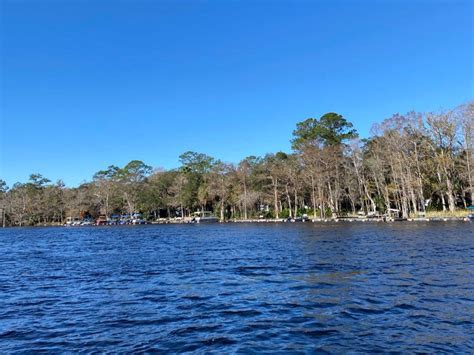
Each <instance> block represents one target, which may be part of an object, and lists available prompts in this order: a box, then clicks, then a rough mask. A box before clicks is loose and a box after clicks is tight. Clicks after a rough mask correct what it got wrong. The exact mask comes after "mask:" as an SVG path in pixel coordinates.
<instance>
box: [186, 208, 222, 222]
mask: <svg viewBox="0 0 474 355" xmlns="http://www.w3.org/2000/svg"><path fill="white" fill-rule="evenodd" d="M191 222H194V223H217V222H219V218H217V217H216V216H214V215H213V214H212V212H209V211H202V212H195V213H194V217H193V219H192V220H191Z"/></svg>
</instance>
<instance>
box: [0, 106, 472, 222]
mask: <svg viewBox="0 0 474 355" xmlns="http://www.w3.org/2000/svg"><path fill="white" fill-rule="evenodd" d="M473 141H474V102H470V103H468V104H466V105H462V106H459V107H456V108H454V109H452V110H446V111H442V112H436V113H426V114H423V113H416V112H410V113H407V114H405V115H400V114H395V115H393V116H392V117H390V118H388V119H386V120H384V121H383V122H381V123H380V124H375V125H374V126H373V128H372V131H371V137H370V138H366V139H360V138H359V136H358V133H357V131H356V130H355V129H354V127H353V125H352V123H350V122H349V121H348V120H346V119H345V118H344V117H342V116H341V115H338V114H336V113H327V114H325V115H323V116H322V117H320V118H319V119H315V118H308V119H306V120H305V121H302V122H300V123H298V124H297V126H296V128H295V130H294V131H293V138H292V140H291V144H292V151H291V152H288V153H284V152H277V153H270V154H267V155H265V156H263V157H256V156H250V157H247V158H245V159H243V160H242V161H240V162H239V163H237V164H234V163H226V162H222V161H220V160H218V159H215V158H213V157H211V156H208V155H206V154H202V153H196V152H186V153H184V154H182V155H181V156H180V157H179V161H180V167H179V168H177V169H173V170H162V169H155V170H154V169H153V168H152V167H151V166H148V165H146V164H145V163H143V162H142V161H139V160H134V161H131V162H130V163H128V164H127V165H125V166H124V167H117V166H113V165H112V166H109V167H108V168H106V169H104V170H101V171H98V172H97V173H96V174H95V175H94V176H93V177H92V179H91V181H89V182H87V183H83V184H81V185H80V186H78V187H73V188H69V187H65V185H64V183H63V182H61V181H57V182H55V183H53V182H51V181H50V180H49V179H47V178H45V177H43V176H42V175H40V174H32V175H31V176H30V179H29V181H27V182H25V183H20V182H19V183H16V184H14V185H13V186H11V187H8V186H7V185H6V183H5V182H4V181H3V180H0V208H2V210H3V216H4V220H5V224H6V225H12V226H24V225H36V224H52V223H58V224H59V223H61V224H62V223H64V221H65V218H66V217H68V216H78V217H79V216H81V217H84V216H90V217H92V218H96V217H98V216H99V215H105V216H111V215H112V214H123V213H129V214H131V213H135V212H140V213H142V214H143V215H144V216H145V217H146V218H147V219H149V220H155V219H157V218H175V217H181V218H182V217H186V216H189V215H190V214H191V213H193V212H195V211H200V210H201V211H202V210H206V211H213V212H214V213H215V214H216V215H217V216H220V218H221V220H226V219H249V218H258V217H260V218H261V217H265V218H285V217H296V216H301V215H303V214H307V215H309V216H310V217H312V218H332V217H336V216H344V215H354V214H357V213H360V212H364V213H365V214H380V215H383V214H386V213H389V212H392V211H395V212H396V213H399V215H400V216H401V217H404V218H407V217H409V216H417V215H420V214H423V213H425V212H426V211H427V210H428V211H430V210H439V211H451V212H453V211H455V210H456V209H460V208H463V209H464V208H466V207H467V206H469V205H471V203H472V192H473V183H474V173H473V169H474V161H473Z"/></svg>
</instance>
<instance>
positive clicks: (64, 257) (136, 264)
mask: <svg viewBox="0 0 474 355" xmlns="http://www.w3.org/2000/svg"><path fill="white" fill-rule="evenodd" d="M473 230H474V229H473V228H472V225H470V224H455V223H443V224H436V225H433V224H403V223H401V224H387V225H382V224H377V225H371V224H334V225H332V224H325V225H317V224H310V223H304V224H300V225H298V224H291V225H267V224H265V225H245V224H242V225H212V226H211V225H208V226H205V225H202V226H201V225H189V226H187V225H176V226H136V227H116V228H115V227H111V228H69V229H66V228H16V229H5V230H0V250H1V251H2V252H1V253H0V350H1V351H2V353H14V352H47V353H58V352H66V353H69V352H71V353H72V352H113V353H116V352H139V353H143V352H198V353H228V352H237V353H239V352H240V353H252V352H253V353H261V352H264V353H265V352H266V353H273V352H285V353H286V352H289V353H295V354H297V353H303V354H304V353H308V352H309V353H313V352H317V353H345V352H356V353H357V352H422V353H433V352H455V353H472V352H473V351H474V335H473V334H474V332H473V329H474V297H473V295H474V232H473Z"/></svg>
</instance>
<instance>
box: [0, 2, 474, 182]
mask: <svg viewBox="0 0 474 355" xmlns="http://www.w3.org/2000/svg"><path fill="white" fill-rule="evenodd" d="M0 3H1V7H0V11H1V27H0V29H1V33H0V35H1V42H2V43H1V54H0V55H1V72H0V75H1V91H2V92H1V102H0V106H1V111H0V114H1V132H0V139H1V141H0V150H1V165H0V178H1V179H4V180H6V181H7V183H8V184H9V185H11V184H12V183H14V182H16V181H26V180H27V179H28V176H29V174H30V173H36V172H39V173H41V174H43V175H44V176H46V177H48V178H50V179H51V180H53V181H55V180H56V179H59V178H62V179H63V180H64V181H65V182H66V184H67V185H69V186H74V185H77V184H78V183H80V182H81V181H83V180H88V179H90V178H91V176H92V175H93V173H94V172H96V171H98V170H100V169H102V168H104V167H106V166H108V165H111V164H115V165H119V166H122V165H124V164H125V163H127V162H128V161H130V160H132V159H140V160H143V161H145V162H146V163H147V164H149V165H152V166H154V167H165V168H173V167H176V166H178V156H179V155H180V154H181V153H183V152H185V151H187V150H193V151H198V152H203V153H206V154H209V155H212V156H214V157H216V158H220V159H222V160H224V161H229V162H237V161H239V160H240V159H241V158H243V157H245V156H248V155H263V154H265V153H267V152H275V151H278V150H283V151H289V149H290V144H289V140H290V138H291V133H292V131H293V129H294V127H295V125H296V123H297V122H299V121H302V120H304V119H306V118H308V117H320V116H321V115H322V114H324V113H326V112H330V111H335V112H338V113H341V114H342V115H344V116H345V117H346V118H347V119H348V120H350V121H351V122H353V123H354V125H355V126H356V128H357V129H358V130H359V132H360V133H361V135H362V136H367V135H368V134H369V130H370V126H371V125H372V123H374V122H377V121H381V120H382V119H384V118H387V117H389V116H390V115H391V114H393V113H396V112H400V113H404V112H407V111H410V110H417V111H433V110H438V109H440V108H451V107H454V106H456V105H458V104H461V103H463V102H465V101H467V100H469V99H472V98H473V97H474V89H473V71H474V69H473V63H474V58H473V57H474V55H473V47H474V45H473V39H474V34H473V21H474V20H473V18H474V13H473V2H472V1H436V0H432V1H408V0H405V1H403V0H400V1H395V0H391V1H388V0H387V1H382V0H380V1H350V0H347V1H339V2H335V1H282V0H278V1H277V0H274V1H258V0H256V1H243V0H242V1H230V0H229V1H227V0H224V1H221V0H215V1H199V0H195V1H186V0H181V1H180V0H178V1H174V0H169V1H151V0H149V1H131V0H130V1H119V0H117V1H100V0H98V1H86V0H79V1H60V0H56V1H41V0H36V1H25V0H23V1H19V0H18V1H17V0H0Z"/></svg>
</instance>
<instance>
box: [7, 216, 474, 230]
mask: <svg viewBox="0 0 474 355" xmlns="http://www.w3.org/2000/svg"><path fill="white" fill-rule="evenodd" d="M406 222H431V223H433V222H437V223H439V222H463V223H466V222H472V221H471V220H470V219H469V218H468V217H467V216H466V217H426V218H407V219H393V218H390V219H383V218H365V219H364V218H325V219H309V220H307V221H294V220H293V221H288V220H285V219H281V218H280V219H273V218H271V219H270V218H268V219H232V220H226V221H219V222H215V223H194V222H191V221H189V220H162V221H151V222H147V223H144V224H121V225H101V226H97V225H77V226H66V225H64V224H57V223H52V224H36V225H27V226H5V227H4V228H22V227H27V228H32V227H68V228H70V227H117V226H138V225H164V224H228V223H230V224H232V223H238V224H244V223H249V224H253V223H257V224H269V223H274V224H275V223H276V224H280V223H285V224H286V223H288V224H292V223H295V224H301V223H313V224H328V223H343V224H344V223H406ZM4 228H1V227H0V229H4Z"/></svg>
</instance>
